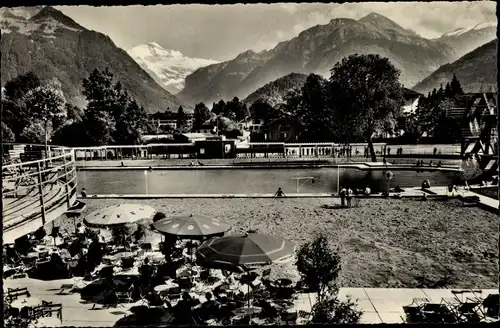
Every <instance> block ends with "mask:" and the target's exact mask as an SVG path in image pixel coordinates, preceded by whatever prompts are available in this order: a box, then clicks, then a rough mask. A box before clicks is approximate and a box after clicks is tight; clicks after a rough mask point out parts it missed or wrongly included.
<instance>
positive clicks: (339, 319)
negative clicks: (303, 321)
mask: <svg viewBox="0 0 500 328" xmlns="http://www.w3.org/2000/svg"><path fill="white" fill-rule="evenodd" d="M362 314H363V312H362V311H361V310H359V309H358V308H357V305H356V303H354V302H353V301H351V300H350V299H347V300H346V301H341V300H339V299H338V298H336V297H335V298H329V299H325V300H322V301H320V302H317V303H316V304H314V306H313V308H312V320H311V323H321V324H339V323H340V324H356V323H359V319H360V318H361V315H362Z"/></svg>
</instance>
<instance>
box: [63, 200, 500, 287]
mask: <svg viewBox="0 0 500 328" xmlns="http://www.w3.org/2000/svg"><path fill="white" fill-rule="evenodd" d="M336 201H337V202H338V200H336ZM85 202H86V203H87V210H86V211H85V213H84V214H87V213H90V212H91V211H93V210H95V209H98V208H103V207H105V206H109V205H114V204H118V203H143V204H148V205H151V206H153V207H154V208H155V209H157V210H158V211H162V212H164V213H165V214H167V216H168V215H178V214H181V213H196V214H201V215H205V216H208V217H216V218H219V219H223V220H225V221H226V222H228V223H229V224H231V225H232V229H231V231H230V232H229V233H230V234H236V233H242V232H244V231H247V230H249V229H256V230H257V231H258V232H260V233H265V234H273V235H279V236H281V237H284V238H288V239H290V240H292V241H294V242H296V243H298V244H302V243H304V242H306V241H309V240H311V239H312V237H313V236H314V234H315V233H316V232H324V233H325V234H327V236H328V237H329V238H330V241H331V243H332V245H338V246H339V248H340V252H341V256H342V261H343V264H342V274H341V286H342V287H385V288H403V287H406V288H441V287H442V288H445V287H446V288H496V287H497V278H498V277H497V257H498V249H497V246H498V216H497V215H495V214H493V213H489V212H486V211H483V210H481V209H478V208H473V207H472V208H470V207H461V205H460V204H461V203H460V202H459V201H457V200H448V201H434V200H429V201H419V200H409V199H402V200H395V199H366V200H361V202H360V204H359V207H356V208H350V209H340V208H334V209H329V207H331V206H325V205H331V204H332V202H333V200H332V199H325V198H313V199H287V198H283V199H159V200H158V199H156V200H121V199H109V200H93V199H87V200H85ZM80 220H81V219H80ZM56 225H69V227H68V229H70V230H72V229H73V228H72V226H73V221H72V219H69V220H68V219H62V220H58V222H57V221H56Z"/></svg>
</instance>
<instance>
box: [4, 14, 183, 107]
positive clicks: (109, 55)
mask: <svg viewBox="0 0 500 328" xmlns="http://www.w3.org/2000/svg"><path fill="white" fill-rule="evenodd" d="M0 26H1V29H2V40H1V52H2V58H1V64H2V72H1V73H2V74H1V84H2V85H4V84H5V83H6V82H7V81H9V80H10V79H12V78H14V77H16V76H18V75H20V74H23V73H26V72H28V71H33V72H34V73H35V74H36V75H38V76H39V77H40V79H41V80H42V81H43V82H46V83H49V82H50V83H52V84H53V85H55V86H56V87H58V88H60V89H61V91H62V92H63V94H64V96H65V97H66V99H67V101H68V102H70V103H72V104H74V105H76V106H79V107H84V106H85V98H84V97H83V95H82V93H81V88H82V79H83V78H86V77H87V76H88V74H89V73H90V72H91V71H92V70H93V69H95V68H97V69H104V68H105V67H109V69H110V70H111V71H112V72H113V73H114V75H115V79H116V80H118V81H120V82H121V83H122V84H123V86H124V87H125V89H127V91H128V92H129V93H130V94H131V95H132V96H133V97H134V98H135V99H136V100H137V101H138V103H139V104H140V105H142V106H144V108H145V109H146V110H147V111H148V112H150V113H154V112H156V111H158V110H159V111H164V110H166V109H167V108H169V107H170V108H171V109H172V110H175V109H176V108H178V107H179V106H180V105H181V104H182V103H181V102H180V101H179V100H178V99H177V98H176V97H175V96H173V95H172V94H170V93H169V92H167V91H166V90H165V89H163V88H162V87H160V86H159V85H158V84H157V83H156V82H155V81H154V80H153V79H152V78H151V77H150V76H149V74H148V73H146V72H145V71H144V70H143V69H142V68H141V67H140V66H139V65H138V64H137V63H136V62H135V61H134V60H133V59H132V58H131V57H130V56H129V55H128V54H127V53H126V52H125V51H124V50H122V49H120V48H118V47H117V46H116V45H115V44H114V43H113V41H112V40H111V39H110V38H109V37H108V36H106V35H104V34H102V33H98V32H95V31H90V30H88V29H86V28H85V27H83V26H81V25H79V24H77V23H76V22H75V21H73V20H72V19H71V18H69V17H67V16H65V15H64V14H63V13H61V12H60V11H58V10H56V9H54V8H52V7H43V8H41V7H32V8H22V7H16V8H1V9H0ZM187 109H189V107H188V108H187Z"/></svg>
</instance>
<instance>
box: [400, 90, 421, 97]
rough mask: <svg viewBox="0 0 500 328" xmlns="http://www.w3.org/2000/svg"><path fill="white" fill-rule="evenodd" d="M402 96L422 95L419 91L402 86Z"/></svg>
mask: <svg viewBox="0 0 500 328" xmlns="http://www.w3.org/2000/svg"><path fill="white" fill-rule="evenodd" d="M403 96H404V97H420V96H423V95H422V94H421V93H419V92H417V91H414V90H411V89H408V88H403Z"/></svg>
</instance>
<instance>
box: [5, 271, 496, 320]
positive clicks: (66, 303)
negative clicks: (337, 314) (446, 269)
mask: <svg viewBox="0 0 500 328" xmlns="http://www.w3.org/2000/svg"><path fill="white" fill-rule="evenodd" d="M72 281H73V280H72V279H64V280H52V281H40V280H35V279H29V278H23V279H5V280H4V291H6V290H7V288H20V287H27V288H28V290H29V292H30V293H31V295H32V296H33V297H36V298H38V299H40V300H45V301H49V302H50V301H52V302H55V303H62V304H63V326H91V327H103V326H104V327H106V326H113V325H114V324H115V322H116V321H118V320H119V319H121V318H122V317H124V316H125V315H127V314H130V313H129V312H128V310H129V309H130V308H131V307H132V306H134V305H137V304H139V302H137V303H131V304H123V306H118V307H117V308H111V309H101V306H100V305H96V309H95V310H91V308H92V304H82V303H80V294H78V293H75V294H73V295H57V293H58V292H59V291H60V287H61V285H62V284H67V283H71V282H72ZM497 293H498V290H497V289H484V290H483V291H482V294H481V296H482V297H486V296H487V295H488V294H497ZM347 297H350V298H351V299H352V300H357V304H358V308H359V309H361V310H362V311H363V312H364V314H363V316H362V317H361V322H362V323H401V322H403V319H402V317H403V318H404V312H403V308H402V307H403V306H404V305H409V304H411V302H412V300H413V298H423V297H426V298H429V299H430V300H431V301H433V302H437V303H440V302H441V298H443V297H453V294H452V293H451V290H450V289H410V288H388V289H384V288H341V289H340V291H339V298H340V299H346V298H347ZM315 301H316V295H315V294H301V295H300V296H299V298H298V299H297V300H296V302H295V306H294V308H295V309H296V310H297V311H298V310H304V311H308V312H309V311H311V308H312V305H313V304H314V302H315Z"/></svg>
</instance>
